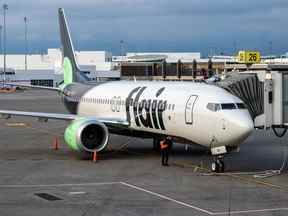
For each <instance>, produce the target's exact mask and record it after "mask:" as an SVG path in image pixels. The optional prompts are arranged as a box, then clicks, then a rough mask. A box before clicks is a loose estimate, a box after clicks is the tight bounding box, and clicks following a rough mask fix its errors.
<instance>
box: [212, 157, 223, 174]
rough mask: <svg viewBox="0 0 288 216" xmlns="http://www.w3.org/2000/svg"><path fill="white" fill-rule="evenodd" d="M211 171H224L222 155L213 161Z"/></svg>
mask: <svg viewBox="0 0 288 216" xmlns="http://www.w3.org/2000/svg"><path fill="white" fill-rule="evenodd" d="M211 171H212V172H216V173H223V172H224V171H225V164H224V158H223V156H222V155H221V156H218V157H216V158H214V159H213V162H212V163H211Z"/></svg>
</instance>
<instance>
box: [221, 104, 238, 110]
mask: <svg viewBox="0 0 288 216" xmlns="http://www.w3.org/2000/svg"><path fill="white" fill-rule="evenodd" d="M221 108H222V110H231V109H237V107H236V105H235V104H234V103H225V104H221Z"/></svg>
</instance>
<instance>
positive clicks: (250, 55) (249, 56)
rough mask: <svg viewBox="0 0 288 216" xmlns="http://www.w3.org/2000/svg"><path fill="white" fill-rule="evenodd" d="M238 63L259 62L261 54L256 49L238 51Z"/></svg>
mask: <svg viewBox="0 0 288 216" xmlns="http://www.w3.org/2000/svg"><path fill="white" fill-rule="evenodd" d="M238 59H239V63H243V64H254V63H260V60H261V56H260V52H258V51H239V53H238Z"/></svg>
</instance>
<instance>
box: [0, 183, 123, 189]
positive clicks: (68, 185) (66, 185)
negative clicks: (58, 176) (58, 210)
mask: <svg viewBox="0 0 288 216" xmlns="http://www.w3.org/2000/svg"><path fill="white" fill-rule="evenodd" d="M113 184H120V182H95V183H79V184H73V183H72V184H39V185H0V188H34V187H36V188H37V187H71V186H101V185H113Z"/></svg>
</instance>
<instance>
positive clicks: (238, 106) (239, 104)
mask: <svg viewBox="0 0 288 216" xmlns="http://www.w3.org/2000/svg"><path fill="white" fill-rule="evenodd" d="M236 105H237V108H238V109H246V106H245V104H244V103H237V104H236Z"/></svg>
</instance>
